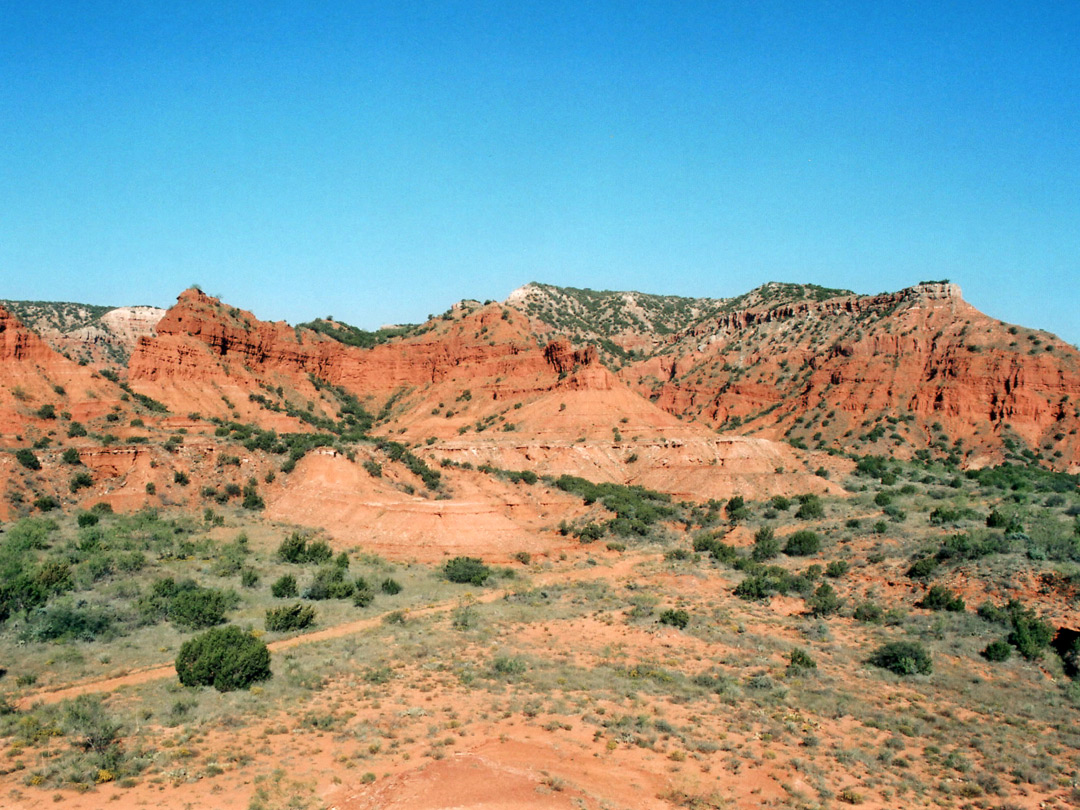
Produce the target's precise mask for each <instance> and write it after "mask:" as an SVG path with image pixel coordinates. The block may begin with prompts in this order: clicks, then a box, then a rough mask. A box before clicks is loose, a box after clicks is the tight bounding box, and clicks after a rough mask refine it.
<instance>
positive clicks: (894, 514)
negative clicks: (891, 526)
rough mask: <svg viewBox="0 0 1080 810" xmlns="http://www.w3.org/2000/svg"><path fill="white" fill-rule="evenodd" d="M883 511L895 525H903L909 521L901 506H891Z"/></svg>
mask: <svg viewBox="0 0 1080 810" xmlns="http://www.w3.org/2000/svg"><path fill="white" fill-rule="evenodd" d="M881 511H882V512H884V513H885V514H886V515H887V516H888V517H889V519H890V520H891V521H893V522H894V523H903V522H904V521H905V520H907V512H905V511H904V510H903V509H901V508H900V507H899V506H896V505H895V504H889V505H888V506H886V507H885V508H884V509H882V510H881Z"/></svg>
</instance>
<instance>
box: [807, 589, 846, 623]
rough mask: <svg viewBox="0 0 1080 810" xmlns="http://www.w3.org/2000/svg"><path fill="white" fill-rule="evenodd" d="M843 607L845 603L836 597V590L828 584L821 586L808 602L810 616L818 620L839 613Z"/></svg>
mask: <svg viewBox="0 0 1080 810" xmlns="http://www.w3.org/2000/svg"><path fill="white" fill-rule="evenodd" d="M842 605H843V601H842V600H841V599H840V597H839V596H837V595H836V589H835V588H833V586H832V585H830V584H829V583H827V582H823V583H822V584H821V585H819V586H818V588H817V590H816V591H814V595H813V596H811V597H810V598H809V599H807V600H806V607H807V608H808V609H809V611H810V614H811V615H812V616H817V617H818V618H821V617H824V616H831V615H832V614H833V613H837V612H839V610H840V607H841V606H842Z"/></svg>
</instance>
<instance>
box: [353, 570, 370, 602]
mask: <svg viewBox="0 0 1080 810" xmlns="http://www.w3.org/2000/svg"><path fill="white" fill-rule="evenodd" d="M355 587H356V590H355V591H353V597H352V600H353V604H354V605H356V606H357V607H367V606H368V605H370V604H371V603H372V602H374V601H375V591H373V590H371V586H370V585H368V584H367V581H366V580H365V579H364V578H363V577H361V578H360V579H358V580H356V586H355Z"/></svg>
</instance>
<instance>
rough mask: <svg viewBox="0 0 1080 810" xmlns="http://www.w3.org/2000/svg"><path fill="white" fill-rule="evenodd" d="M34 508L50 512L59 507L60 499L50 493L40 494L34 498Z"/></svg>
mask: <svg viewBox="0 0 1080 810" xmlns="http://www.w3.org/2000/svg"><path fill="white" fill-rule="evenodd" d="M34 508H35V509H37V510H39V511H42V512H51V511H52V510H54V509H59V508H60V501H58V500H56V498H54V497H53V496H52V495H42V496H41V497H40V498H34Z"/></svg>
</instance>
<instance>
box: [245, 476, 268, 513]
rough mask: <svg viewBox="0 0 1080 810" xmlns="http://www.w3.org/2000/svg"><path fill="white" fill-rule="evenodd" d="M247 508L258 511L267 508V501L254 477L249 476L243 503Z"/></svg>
mask: <svg viewBox="0 0 1080 810" xmlns="http://www.w3.org/2000/svg"><path fill="white" fill-rule="evenodd" d="M241 505H242V506H243V507H244V508H245V509H250V510H252V511H255V512H258V511H262V510H263V509H265V508H266V501H264V500H263V499H262V496H261V495H259V491H258V488H257V484H256V482H255V479H254V478H249V479H248V482H247V484H245V485H244V500H243V503H242V504H241Z"/></svg>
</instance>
